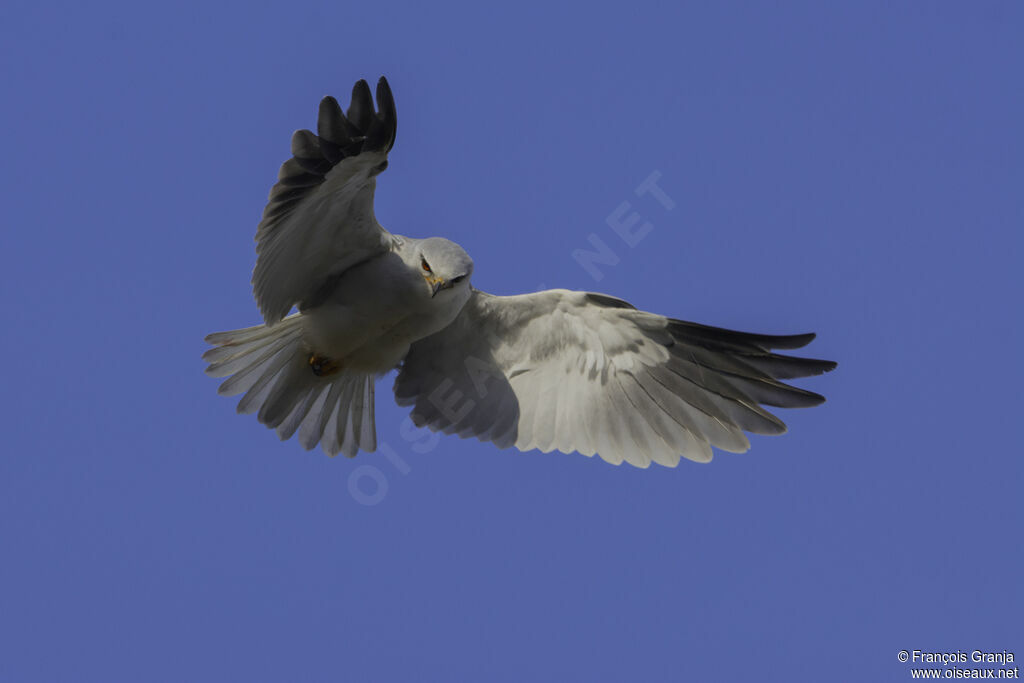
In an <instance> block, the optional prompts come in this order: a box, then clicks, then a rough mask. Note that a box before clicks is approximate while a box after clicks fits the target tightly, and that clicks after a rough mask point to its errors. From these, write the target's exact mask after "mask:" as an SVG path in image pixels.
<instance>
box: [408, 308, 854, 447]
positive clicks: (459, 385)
mask: <svg viewBox="0 0 1024 683" xmlns="http://www.w3.org/2000/svg"><path fill="white" fill-rule="evenodd" d="M812 339H814V335H813V334H801V335H792V336H769V335H758V334H747V333H743V332H733V331H731V330H723V329H720V328H716V327H707V326H705V325H698V324H696V323H689V322H683V321H681V320H673V319H671V318H666V317H664V316H660V315H654V314H652V313H645V312H643V311H638V310H636V309H635V308H633V307H632V306H631V305H630V304H628V303H626V302H625V301H622V300H620V299H615V298H612V297H608V296H604V295H602V294H590V293H585V292H571V291H567V290H549V291H545V292H538V293H535V294H525V295H521V296H510V297H498V296H492V295H490V294H486V293H483V292H474V294H473V296H472V297H471V298H470V300H469V302H468V303H467V304H466V307H465V308H464V309H463V310H462V312H461V313H460V314H459V317H458V318H456V320H455V321H454V322H453V323H452V324H451V325H450V326H449V327H447V328H446V329H444V330H442V331H440V332H438V333H437V334H434V335H432V336H430V337H427V338H426V339H423V340H421V341H419V342H416V343H415V344H414V345H413V346H412V348H411V350H410V351H409V354H408V355H407V357H406V359H405V361H404V362H403V364H402V368H401V372H400V373H399V375H398V378H397V379H396V380H395V397H396V399H397V401H398V403H399V405H410V406H413V411H412V419H413V422H415V423H416V424H417V425H419V426H422V425H426V426H428V427H430V428H431V429H433V430H435V431H443V432H445V433H449V434H450V433H457V434H458V435H459V436H462V437H467V436H475V437H477V438H479V439H480V440H482V441H493V442H494V443H495V444H497V445H498V446H499V447H502V448H506V447H509V446H513V445H514V446H515V447H516V448H518V449H519V450H523V451H526V450H530V449H533V448H537V449H540V450H541V451H544V452H548V451H552V450H556V449H557V450H559V451H562V452H563V453H571V452H573V451H578V452H580V453H583V454H584V455H594V454H595V453H597V454H599V455H600V456H601V457H602V458H603V459H604V460H607V461H608V462H610V463H613V464H620V463H622V462H623V461H625V462H628V463H630V464H631V465H635V466H637V467H647V466H648V465H650V463H651V462H656V463H659V464H661V465H666V466H669V467H673V466H675V465H676V464H678V462H679V456H680V455H682V456H683V457H686V458H689V459H691V460H697V461H701V462H706V461H708V460H710V459H711V446H715V447H717V448H721V449H723V450H726V451H732V452H742V451H745V450H747V449H748V448H749V447H750V443H749V441H747V437H746V435H744V433H743V432H744V431H746V432H752V433H756V434H781V433H783V432H784V431H786V426H785V425H784V424H783V423H782V422H781V421H780V420H779V419H778V418H777V417H775V416H774V415H772V414H770V413H768V412H767V411H766V410H764V409H763V408H762V407H761V405H760V404H763V405H768V406H778V407H784V408H795V407H802V406H813V405H818V404H820V403H822V402H823V401H824V400H825V399H824V397H822V396H820V395H818V394H815V393H812V392H809V391H805V390H803V389H797V388H796V387H791V386H788V385H786V384H783V383H781V382H779V381H778V380H779V379H787V378H792V377H805V376H809V375H818V374H821V373H823V372H828V371H829V370H831V369H833V368H834V367H835V366H836V364H835V363H833V362H831V361H823V360H812V359H805V358H795V357H791V356H784V355H779V354H775V353H772V352H771V349H796V348H800V347H802V346H804V345H806V344H808V343H810V341H811V340H812Z"/></svg>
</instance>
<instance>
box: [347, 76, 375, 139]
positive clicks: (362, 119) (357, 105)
mask: <svg viewBox="0 0 1024 683" xmlns="http://www.w3.org/2000/svg"><path fill="white" fill-rule="evenodd" d="M347 116H348V120H349V121H350V122H351V123H352V124H353V125H354V126H355V127H356V128H358V129H359V132H361V133H362V134H364V135H365V134H366V133H367V131H368V130H369V129H370V125H371V124H372V123H373V119H374V114H373V94H372V93H371V92H370V84H369V83H367V82H366V80H365V79H362V78H360V79H359V80H358V81H356V84H355V85H354V86H352V103H351V104H349V106H348V112H347Z"/></svg>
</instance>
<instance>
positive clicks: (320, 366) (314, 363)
mask: <svg viewBox="0 0 1024 683" xmlns="http://www.w3.org/2000/svg"><path fill="white" fill-rule="evenodd" d="M309 367H310V369H312V370H313V374H314V375H316V376H317V377H326V376H327V375H333V374H334V373H336V372H339V371H340V370H341V363H340V362H339V363H335V362H334V361H333V360H331V359H330V358H325V357H324V356H321V355H319V354H316V353H311V354H309Z"/></svg>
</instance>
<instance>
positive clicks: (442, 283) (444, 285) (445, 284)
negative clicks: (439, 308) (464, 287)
mask: <svg viewBox="0 0 1024 683" xmlns="http://www.w3.org/2000/svg"><path fill="white" fill-rule="evenodd" d="M453 286H454V283H452V281H451V280H444V279H442V278H437V279H436V280H431V281H430V288H431V290H432V291H433V293H432V294H431V295H430V298H431V299H433V298H434V297H435V296H437V293H438V292H440V291H441V290H442V289H451V288H452V287H453Z"/></svg>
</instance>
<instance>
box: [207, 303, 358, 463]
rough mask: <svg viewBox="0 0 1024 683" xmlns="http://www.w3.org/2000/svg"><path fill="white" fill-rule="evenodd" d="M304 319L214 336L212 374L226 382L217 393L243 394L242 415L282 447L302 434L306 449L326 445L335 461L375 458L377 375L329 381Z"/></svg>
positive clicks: (344, 374) (343, 374)
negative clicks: (253, 417) (271, 432)
mask: <svg viewBox="0 0 1024 683" xmlns="http://www.w3.org/2000/svg"><path fill="white" fill-rule="evenodd" d="M299 316H300V314H298V313H297V314H295V315H291V316H289V317H287V318H285V319H284V320H282V321H281V322H279V323H277V324H276V325H274V326H273V327H267V326H266V325H257V326H256V327H247V328H245V329H241V330H232V331H230V332H215V333H214V334H211V335H207V337H206V342H207V343H208V344H211V345H212V346H213V347H214V348H212V349H209V350H208V351H207V352H206V353H204V354H203V360H205V361H207V362H209V363H210V365H209V367H207V368H206V374H208V375H210V376H212V377H227V378H228V379H226V380H225V381H224V382H223V383H221V385H220V388H219V389H218V390H217V393H219V394H221V395H223V396H234V395H236V394H241V393H243V392H244V394H245V395H244V396H242V399H241V400H240V401H239V402H238V412H240V413H256V414H257V417H258V418H259V421H260V422H262V423H263V424H265V425H267V426H268V427H270V428H271V429H275V430H277V434H278V436H280V437H281V440H282V441H283V440H286V439H290V438H291V437H292V435H293V434H295V432H296V431H298V433H299V443H301V444H302V446H303V448H305V449H306V450H310V449H312V448H313V447H315V446H316V445H317V443H319V444H320V447H321V448H323V450H324V452H325V453H327V454H328V455H331V456H334V455H337V454H338V453H342V454H344V455H345V456H347V457H349V458H352V457H355V455H356V453H358V452H359V451H360V450H363V451H367V452H373V451H374V450H376V448H377V430H376V427H375V425H374V415H373V401H374V399H373V387H374V377H373V375H370V374H366V373H361V372H348V371H345V370H344V368H342V369H340V370H338V371H337V372H333V373H332V374H328V375H323V376H321V375H319V374H318V373H317V372H315V371H314V368H313V367H311V363H312V359H311V353H310V350H309V349H308V348H307V347H306V345H305V343H304V342H303V339H302V325H301V323H300V322H299Z"/></svg>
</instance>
